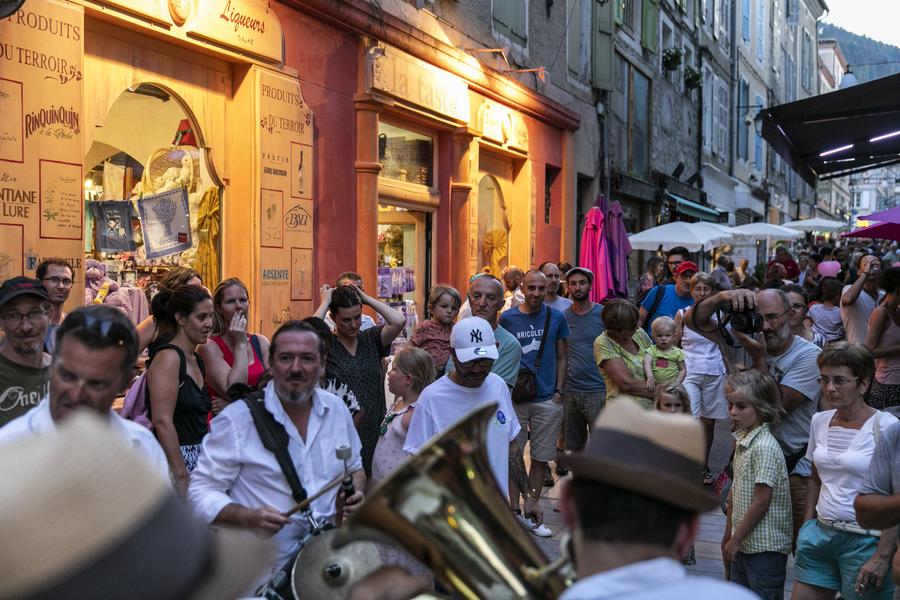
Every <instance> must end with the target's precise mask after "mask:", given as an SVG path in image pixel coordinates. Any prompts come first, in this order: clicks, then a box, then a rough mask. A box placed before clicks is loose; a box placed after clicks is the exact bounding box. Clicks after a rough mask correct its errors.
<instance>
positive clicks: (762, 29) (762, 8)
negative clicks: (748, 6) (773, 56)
mask: <svg viewBox="0 0 900 600" xmlns="http://www.w3.org/2000/svg"><path fill="white" fill-rule="evenodd" d="M756 58H758V59H759V61H760V62H762V61H763V60H765V58H766V0H757V2H756Z"/></svg>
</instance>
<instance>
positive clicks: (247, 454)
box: [188, 321, 366, 565]
mask: <svg viewBox="0 0 900 600" xmlns="http://www.w3.org/2000/svg"><path fill="white" fill-rule="evenodd" d="M323 354H324V347H323V342H322V340H321V338H320V337H319V335H318V334H317V333H316V331H315V329H313V328H312V326H311V325H309V324H308V323H305V322H302V321H288V322H287V323H285V324H284V325H282V326H281V327H280V328H279V329H278V331H276V332H275V335H274V336H273V337H272V342H271V345H270V347H269V365H270V371H271V373H272V381H271V382H270V383H269V384H268V385H267V386H266V388H265V396H264V399H263V405H264V407H265V410H267V411H268V412H269V413H271V415H272V417H274V420H275V421H276V422H278V423H280V424H281V425H282V426H283V427H284V429H285V432H286V433H287V436H288V438H289V440H288V448H287V450H288V454H289V455H290V458H291V461H292V462H293V464H294V467H295V469H296V471H297V475H298V476H299V479H300V483H301V484H302V486H303V488H304V489H305V490H306V493H307V494H308V495H309V496H312V495H313V494H315V493H317V492H319V491H320V490H321V489H322V488H323V487H324V486H325V485H326V484H327V483H328V482H330V481H331V480H333V479H335V478H336V477H338V476H339V475H340V474H341V473H343V471H344V463H343V462H342V461H341V460H339V459H338V458H337V457H336V456H335V448H338V447H339V446H348V447H349V448H350V450H351V458H350V459H349V461H348V464H347V466H348V467H349V468H350V469H354V470H355V472H354V473H353V485H354V487H355V489H356V492H355V493H354V494H353V495H351V496H350V497H348V498H344V497H343V492H341V493H340V494H339V493H338V490H337V489H336V488H333V489H331V490H330V491H328V492H326V493H324V494H323V495H321V496H320V497H318V498H316V499H315V500H313V501H312V503H311V505H310V508H311V511H312V514H313V517H314V518H315V519H316V520H317V521H318V522H319V523H325V522H330V521H334V520H335V517H336V516H337V512H338V510H341V507H342V514H343V516H347V515H349V514H351V513H352V512H353V511H355V510H356V509H357V508H359V506H360V505H361V504H362V502H363V493H362V490H363V489H364V488H365V482H366V478H365V474H364V473H363V471H362V459H361V458H360V449H361V444H360V441H359V436H358V435H357V433H356V428H355V427H354V426H353V418H352V417H351V416H350V412H349V411H348V410H347V408H346V407H345V406H344V403H343V401H342V400H341V399H340V398H338V397H337V396H335V395H334V394H330V393H328V392H326V391H324V390H322V389H320V388H319V387H318V383H319V379H320V378H321V376H322V374H323V372H324V369H325V365H324V362H323ZM210 429H211V430H210V433H209V434H208V435H207V436H206V437H205V438H204V439H203V454H202V456H201V458H200V461H199V462H198V463H197V468H196V469H194V472H193V473H192V474H191V482H190V488H189V489H188V501H189V503H190V504H191V507H192V509H193V511H194V513H195V514H196V515H197V516H198V517H200V518H201V519H203V520H204V521H205V522H207V523H210V524H215V525H223V526H229V527H238V528H241V529H250V530H253V531H256V532H257V533H259V534H262V535H274V540H275V543H276V549H277V556H276V562H275V565H282V564H283V563H284V561H285V560H286V559H287V558H288V557H289V556H290V555H291V553H292V551H293V550H294V549H296V543H297V541H299V540H300V539H302V538H303V536H304V535H305V534H306V533H307V531H308V527H309V526H308V523H307V521H306V519H305V518H304V517H303V515H302V514H300V513H296V514H294V515H293V516H291V517H287V516H285V512H287V511H289V510H290V509H291V508H292V507H293V506H294V504H295V503H296V502H295V500H294V498H293V496H292V493H291V488H290V487H289V485H288V483H287V481H286V479H285V474H284V471H282V469H281V467H280V466H279V464H278V461H277V459H276V457H275V454H274V453H273V452H270V451H269V450H267V449H266V448H265V446H264V445H263V442H262V440H261V439H260V437H259V434H258V433H257V429H256V426H255V425H254V420H253V415H252V414H251V413H250V408H249V407H248V406H247V404H246V403H245V402H243V401H239V402H232V403H231V404H229V405H228V406H226V407H225V409H224V410H223V411H222V412H221V413H219V414H218V415H217V416H216V418H215V419H214V420H213V423H212V425H211V428H210ZM339 505H340V506H339Z"/></svg>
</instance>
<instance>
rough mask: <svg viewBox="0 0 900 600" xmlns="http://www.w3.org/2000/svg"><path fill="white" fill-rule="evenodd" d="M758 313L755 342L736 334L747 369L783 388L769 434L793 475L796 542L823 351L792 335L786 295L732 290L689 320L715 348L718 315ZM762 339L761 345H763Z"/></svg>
mask: <svg viewBox="0 0 900 600" xmlns="http://www.w3.org/2000/svg"><path fill="white" fill-rule="evenodd" d="M728 308H730V309H731V310H732V312H741V311H754V312H757V313H758V314H759V315H760V316H761V317H762V322H763V325H762V332H761V334H756V335H755V336H753V337H751V336H748V335H745V334H743V333H741V332H739V331H737V330H735V329H732V330H731V334H732V335H733V336H734V337H735V338H737V341H739V342H740V344H741V346H743V348H744V350H746V352H747V356H748V357H749V359H750V361H751V364H750V365H746V366H748V367H751V368H754V369H759V370H760V371H763V372H768V373H769V374H770V375H771V376H772V377H773V378H775V381H777V382H778V384H779V386H780V387H781V407H782V408H783V409H784V411H785V413H786V414H785V415H784V416H783V417H782V419H781V422H780V423H778V424H777V425H770V430H771V432H772V435H774V436H775V439H776V440H778V443H779V444H780V445H781V450H782V452H784V458H785V463H786V464H787V469H788V474H789V475H790V489H791V508H792V512H793V518H794V541H795V542H796V540H797V532H798V531H799V529H800V525H802V524H803V514H804V511H805V509H806V484H807V481H808V480H809V476H810V473H811V470H812V465H811V464H810V462H809V461H808V460H807V459H806V458H804V457H805V455H806V445H807V442H808V441H809V427H810V420H811V419H812V416H813V414H814V413H815V412H816V410H817V409H818V406H819V395H820V393H821V387H820V386H819V381H818V380H819V366H818V364H817V363H816V359H817V358H818V356H819V352H821V350H820V349H819V347H818V346H816V345H815V344H813V343H811V342H808V341H806V340H805V339H803V338H802V337H800V336H798V335H794V334H792V333H791V325H790V322H789V319H788V317H789V314H790V312H791V303H790V300H789V299H788V297H787V294H785V293H784V292H783V291H781V290H775V289H771V290H762V291H760V292H757V293H755V294H754V293H753V292H751V291H749V290H729V291H725V292H719V293H718V294H715V295H713V296H710V297H709V298H706V299H705V300H701V301H700V303H699V304H696V305H695V306H694V310H693V311H692V313H691V315H689V317H688V318H687V320H686V323H687V324H688V326H689V327H691V328H692V329H694V330H695V331H697V332H699V333H701V334H702V335H705V336H706V337H707V338H709V339H711V340H712V341H714V342H722V341H723V340H722V336H721V333H719V332H720V330H719V328H718V327H717V326H716V325H715V323H712V322H711V321H712V316H713V314H714V313H715V312H716V311H717V310H723V309H728ZM760 338H762V339H760Z"/></svg>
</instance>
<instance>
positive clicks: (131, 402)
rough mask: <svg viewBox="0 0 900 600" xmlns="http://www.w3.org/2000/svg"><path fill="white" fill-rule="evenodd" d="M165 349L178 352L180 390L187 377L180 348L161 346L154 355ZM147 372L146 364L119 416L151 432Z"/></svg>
mask: <svg viewBox="0 0 900 600" xmlns="http://www.w3.org/2000/svg"><path fill="white" fill-rule="evenodd" d="M257 343H258V342H257ZM254 347H255V346H254ZM166 348H169V349H172V350H175V351H176V352H178V387H179V388H180V387H181V386H182V385H184V380H185V378H186V377H187V376H188V374H187V362H186V361H185V358H184V352H182V351H181V348H179V347H178V346H174V345H172V344H163V345H162V346H160V347H159V348H157V349H156V350H155V352H154V354H156V352H159V351H160V350H164V349H166ZM195 356H196V357H197V366H198V367H199V368H200V373H201V374H202V375H203V377H204V378H205V377H206V368H205V366H204V364H203V359H201V358H200V356H199V355H197V354H195ZM151 360H152V357H151ZM149 370H150V363H147V368H146V369H144V372H143V373H141V374H140V375H139V376H138V378H137V379H135V380H134V381H133V382H132V383H131V386H130V387H129V388H128V391H127V392H126V393H125V404H124V405H123V406H122V412H121V413H120V414H121V415H122V417H124V418H126V419H128V420H129V421H134V422H135V423H137V424H138V425H141V426H143V427H146V428H147V429H149V430H150V431H153V421H151V420H150V402H148V400H147V371H149Z"/></svg>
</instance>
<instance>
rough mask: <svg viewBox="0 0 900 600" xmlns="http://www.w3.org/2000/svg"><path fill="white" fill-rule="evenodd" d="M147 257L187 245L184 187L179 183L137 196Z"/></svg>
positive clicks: (168, 253)
mask: <svg viewBox="0 0 900 600" xmlns="http://www.w3.org/2000/svg"><path fill="white" fill-rule="evenodd" d="M138 213H139V216H140V219H141V233H142V234H143V236H144V248H145V249H146V251H147V258H162V257H163V256H171V255H172V254H178V253H180V252H184V251H185V250H187V249H188V248H190V247H191V244H192V240H191V218H190V212H189V210H188V194H187V189H185V188H183V187H181V188H176V189H174V190H169V191H167V192H163V193H161V194H155V195H153V196H144V197H143V198H141V199H140V200H138Z"/></svg>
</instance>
